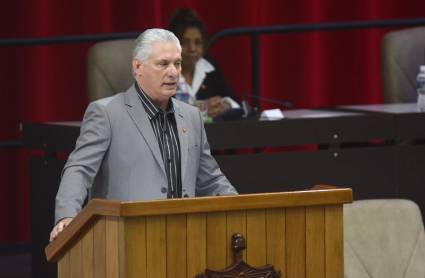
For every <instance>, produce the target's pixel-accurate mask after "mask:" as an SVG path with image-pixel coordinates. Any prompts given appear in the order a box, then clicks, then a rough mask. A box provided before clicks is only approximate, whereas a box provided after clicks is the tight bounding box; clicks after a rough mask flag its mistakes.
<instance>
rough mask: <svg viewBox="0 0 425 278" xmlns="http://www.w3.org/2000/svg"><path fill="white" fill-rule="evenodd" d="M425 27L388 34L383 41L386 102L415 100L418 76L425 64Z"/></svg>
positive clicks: (383, 75) (383, 80)
mask: <svg viewBox="0 0 425 278" xmlns="http://www.w3.org/2000/svg"><path fill="white" fill-rule="evenodd" d="M424 52H425V27H416V28H409V29H404V30H400V31H393V32H389V33H387V34H386V35H385V36H384V38H383V40H382V43H381V69H382V70H381V72H382V82H383V84H382V85H383V90H384V100H385V102H386V103H397V102H415V101H416V99H417V95H416V75H417V74H418V72H419V66H420V65H424V64H425V53H424Z"/></svg>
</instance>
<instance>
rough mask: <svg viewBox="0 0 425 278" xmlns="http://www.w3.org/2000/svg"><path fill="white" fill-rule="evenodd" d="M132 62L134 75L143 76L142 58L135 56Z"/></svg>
mask: <svg viewBox="0 0 425 278" xmlns="http://www.w3.org/2000/svg"><path fill="white" fill-rule="evenodd" d="M132 64H133V73H134V75H135V76H141V75H142V68H143V64H142V63H141V62H140V60H139V59H138V58H133V61H132Z"/></svg>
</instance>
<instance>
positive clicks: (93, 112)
mask: <svg viewBox="0 0 425 278" xmlns="http://www.w3.org/2000/svg"><path fill="white" fill-rule="evenodd" d="M110 140H111V126H110V122H109V118H108V114H107V112H106V110H105V105H104V102H102V101H96V102H93V103H91V104H90V105H89V106H88V108H87V110H86V113H85V115H84V119H83V122H82V124H81V131H80V136H79V137H78V139H77V142H76V146H75V149H74V151H73V152H72V153H71V154H70V156H69V158H68V161H67V162H66V164H65V166H64V169H63V171H62V179H61V182H60V185H59V190H58V193H57V195H56V207H55V223H57V222H58V221H59V220H60V219H62V218H65V217H75V216H76V215H77V214H78V213H79V212H80V210H81V208H82V205H83V203H84V200H85V198H86V197H87V192H88V190H89V189H90V187H91V186H92V184H93V181H94V179H95V177H96V174H97V172H98V170H99V168H100V165H101V163H102V160H103V157H104V154H105V152H106V151H107V150H108V148H109V144H110Z"/></svg>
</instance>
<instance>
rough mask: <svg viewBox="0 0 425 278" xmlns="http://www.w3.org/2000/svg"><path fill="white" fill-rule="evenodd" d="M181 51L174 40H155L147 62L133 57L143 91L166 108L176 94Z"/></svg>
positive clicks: (136, 73) (135, 70)
mask: <svg viewBox="0 0 425 278" xmlns="http://www.w3.org/2000/svg"><path fill="white" fill-rule="evenodd" d="M181 61H182V58H181V51H180V50H179V48H178V47H177V45H176V44H175V43H173V42H155V43H154V44H153V45H152V52H151V55H150V56H149V58H148V61H147V62H146V63H141V61H140V60H139V59H137V58H135V59H133V69H134V72H135V75H136V80H137V82H138V83H139V86H140V87H142V89H143V91H144V92H145V93H146V94H147V95H148V96H149V97H150V98H151V99H152V100H153V101H154V102H156V103H157V104H158V105H160V106H161V107H162V108H165V107H166V106H167V104H168V100H169V99H170V97H172V96H173V95H175V94H176V90H177V84H178V81H179V76H180V72H181Z"/></svg>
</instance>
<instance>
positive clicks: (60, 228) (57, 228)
mask: <svg viewBox="0 0 425 278" xmlns="http://www.w3.org/2000/svg"><path fill="white" fill-rule="evenodd" d="M72 219H73V218H72V217H67V218H63V219H62V220H61V221H59V222H58V223H57V224H56V226H55V227H54V228H53V230H52V232H51V233H50V241H51V242H52V241H53V240H54V239H55V238H56V237H57V236H58V235H59V233H60V232H62V231H63V229H65V227H66V226H68V225H69V223H71V221H72Z"/></svg>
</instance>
